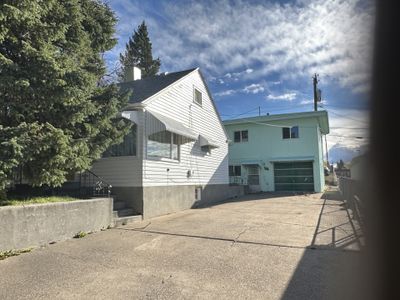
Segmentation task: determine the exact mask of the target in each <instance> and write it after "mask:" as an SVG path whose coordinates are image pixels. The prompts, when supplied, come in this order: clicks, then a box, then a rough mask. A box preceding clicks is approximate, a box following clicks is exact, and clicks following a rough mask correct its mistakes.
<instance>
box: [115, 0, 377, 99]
mask: <svg viewBox="0 0 400 300" xmlns="http://www.w3.org/2000/svg"><path fill="white" fill-rule="evenodd" d="M118 5H119V6H120V8H119V9H118V17H119V19H120V22H119V25H118V32H117V35H118V37H119V38H120V42H119V45H118V47H117V49H123V46H124V44H125V42H126V41H127V36H128V35H130V34H131V33H132V30H133V29H135V28H133V27H132V20H142V19H145V20H146V22H147V23H148V28H149V32H150V37H151V40H152V43H153V49H154V56H156V57H158V56H159V57H160V59H161V62H162V68H164V69H166V70H171V71H173V70H182V69H185V68H189V67H194V66H200V68H201V69H202V70H204V71H205V72H206V73H208V74H211V75H212V76H215V77H217V78H220V77H223V76H224V74H226V75H225V76H226V78H232V80H235V78H238V77H241V78H243V77H244V78H247V79H251V80H254V79H258V80H259V79H260V78H262V77H264V78H265V76H267V75H269V74H275V73H278V74H281V75H280V77H281V78H279V79H280V80H282V79H291V80H305V79H306V78H307V79H308V78H309V77H310V76H311V74H313V73H315V72H316V73H319V74H320V75H321V77H322V78H326V77H329V78H330V79H332V81H335V82H337V83H339V84H340V85H341V86H344V87H349V88H351V89H352V90H353V92H355V93H360V92H365V91H366V90H367V89H368V82H369V73H370V67H371V63H370V56H371V50H372V49H371V48H372V47H371V44H372V31H373V18H374V7H373V2H372V0H370V2H367V3H365V1H363V0H294V1H293V2H292V3H290V4H289V3H287V4H284V5H282V4H280V3H278V2H267V1H265V2H260V3H255V2H248V1H244V0H238V1H235V2H234V4H232V3H231V2H230V1H229V0H218V1H209V2H207V3H205V2H195V1H187V2H182V3H180V4H179V5H177V4H176V3H173V2H165V3H164V4H161V5H160V6H161V7H162V9H161V11H160V12H155V11H154V8H153V10H151V9H152V7H151V6H150V5H147V4H146V3H142V2H139V1H131V0H120V1H118ZM147 6H149V7H147ZM121 7H122V9H121ZM143 7H145V8H146V7H147V8H146V9H147V10H148V11H147V12H146V9H144V8H143ZM150 10H151V12H150ZM194 20H195V21H194ZM121 37H124V39H123V38H121ZM112 52H113V53H114V52H119V51H116V50H113V51H112ZM115 54H116V53H114V55H112V57H113V59H118V56H117V55H115Z"/></svg>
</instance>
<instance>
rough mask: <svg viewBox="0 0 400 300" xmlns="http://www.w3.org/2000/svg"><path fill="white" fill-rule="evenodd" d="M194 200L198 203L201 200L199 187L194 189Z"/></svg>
mask: <svg viewBox="0 0 400 300" xmlns="http://www.w3.org/2000/svg"><path fill="white" fill-rule="evenodd" d="M194 199H195V200H196V201H200V200H201V187H196V188H195V189H194Z"/></svg>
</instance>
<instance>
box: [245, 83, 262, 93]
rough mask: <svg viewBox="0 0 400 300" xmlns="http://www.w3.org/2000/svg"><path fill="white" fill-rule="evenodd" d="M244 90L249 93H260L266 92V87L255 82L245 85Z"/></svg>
mask: <svg viewBox="0 0 400 300" xmlns="http://www.w3.org/2000/svg"><path fill="white" fill-rule="evenodd" d="M243 92H245V93H247V94H250V93H251V94H258V93H261V92H264V87H263V86H262V85H261V84H259V83H253V84H250V85H248V86H245V87H244V89H243Z"/></svg>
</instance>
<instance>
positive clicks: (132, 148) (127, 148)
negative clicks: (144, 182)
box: [103, 125, 136, 157]
mask: <svg viewBox="0 0 400 300" xmlns="http://www.w3.org/2000/svg"><path fill="white" fill-rule="evenodd" d="M135 155H136V125H132V127H131V130H130V131H129V133H128V134H127V135H126V136H125V137H124V140H123V141H122V143H120V144H117V145H112V146H111V147H109V148H108V149H107V150H106V151H105V152H104V153H103V157H116V156H135Z"/></svg>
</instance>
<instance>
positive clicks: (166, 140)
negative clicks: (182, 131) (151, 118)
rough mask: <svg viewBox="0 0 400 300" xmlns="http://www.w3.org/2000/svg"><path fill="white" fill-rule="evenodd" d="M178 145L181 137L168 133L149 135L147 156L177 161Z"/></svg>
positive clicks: (178, 154)
mask: <svg viewBox="0 0 400 300" xmlns="http://www.w3.org/2000/svg"><path fill="white" fill-rule="evenodd" d="M180 144H181V136H179V135H177V134H175V133H172V132H170V131H161V132H156V133H153V134H150V135H149V136H148V138H147V156H149V157H164V158H170V159H174V160H179V158H180Z"/></svg>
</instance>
